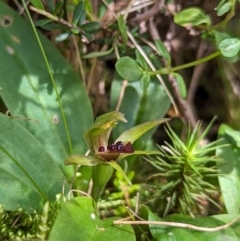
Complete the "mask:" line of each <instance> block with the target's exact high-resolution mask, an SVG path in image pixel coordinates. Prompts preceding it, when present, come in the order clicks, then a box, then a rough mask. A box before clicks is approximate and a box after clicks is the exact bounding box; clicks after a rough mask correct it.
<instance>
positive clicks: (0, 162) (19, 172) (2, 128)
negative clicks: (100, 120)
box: [0, 114, 69, 211]
mask: <svg viewBox="0 0 240 241" xmlns="http://www.w3.org/2000/svg"><path fill="white" fill-rule="evenodd" d="M25 121H27V120H25ZM0 123H1V124H0V132H1V135H0V183H1V185H0V193H1V195H0V203H1V204H2V205H4V206H5V208H6V209H7V210H16V209H17V208H19V207H21V208H24V209H25V210H26V211H32V210H33V209H42V207H43V204H44V203H45V202H46V201H54V200H55V196H56V195H57V194H59V193H61V192H62V187H63V184H64V181H65V177H64V175H63V173H62V172H61V170H60V168H59V167H58V166H57V164H56V162H55V161H54V160H53V158H52V157H51V156H50V155H49V153H48V152H47V150H46V149H45V148H44V147H43V145H42V144H41V143H40V142H39V141H38V140H37V139H36V138H35V137H34V136H33V135H32V134H31V133H30V132H29V131H28V130H27V129H25V128H24V127H23V126H22V125H20V124H19V123H18V122H17V119H16V118H13V117H8V116H6V115H3V114H0ZM34 125H36V126H38V128H39V126H40V124H39V123H37V122H35V123H34ZM68 190H69V187H68V185H67V184H66V183H65V191H66V192H68Z"/></svg>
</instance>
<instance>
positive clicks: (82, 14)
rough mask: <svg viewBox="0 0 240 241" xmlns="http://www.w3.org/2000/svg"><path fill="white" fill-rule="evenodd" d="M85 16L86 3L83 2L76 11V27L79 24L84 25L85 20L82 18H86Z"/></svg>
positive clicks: (74, 13) (74, 21)
mask: <svg viewBox="0 0 240 241" xmlns="http://www.w3.org/2000/svg"><path fill="white" fill-rule="evenodd" d="M85 16H86V14H85V10H84V1H81V2H80V3H79V4H78V5H77V6H76V7H75V9H74V12H73V21H72V24H73V25H75V26H76V25H77V24H78V23H79V25H82V22H83V20H84V19H82V18H83V17H84V18H85ZM79 21H80V22H79Z"/></svg>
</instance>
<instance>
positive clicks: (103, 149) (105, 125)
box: [65, 111, 169, 201]
mask: <svg viewBox="0 0 240 241" xmlns="http://www.w3.org/2000/svg"><path fill="white" fill-rule="evenodd" d="M168 120H169V119H166V118H163V119H156V120H152V121H147V122H145V123H143V124H140V125H137V126H134V127H132V128H131V129H129V130H126V131H124V132H123V133H122V134H121V135H120V136H119V137H118V138H117V139H116V140H115V142H112V143H110V142H109V138H110V134H111V131H112V128H114V127H115V126H116V125H117V123H118V122H119V121H122V122H127V120H126V119H125V117H124V115H123V114H122V113H120V112H118V111H112V112H109V113H107V114H103V115H101V116H99V117H98V118H97V119H96V121H95V123H94V124H93V126H92V127H91V128H90V129H88V130H87V131H86V132H85V134H84V137H85V141H86V143H87V145H88V147H89V150H90V154H89V155H88V156H86V155H85V156H84V155H71V156H69V157H68V158H67V159H66V160H65V164H66V165H85V166H93V173H92V180H93V188H92V197H93V198H94V199H95V201H97V200H98V199H99V197H100V195H101V193H102V192H103V190H104V188H105V186H106V184H107V182H108V181H109V179H110V178H111V176H112V174H113V169H116V170H117V171H118V172H120V173H121V175H122V177H124V178H125V180H126V181H127V182H128V184H129V185H132V184H131V182H130V180H129V179H128V177H127V175H126V174H125V172H124V171H123V170H122V168H121V166H120V165H119V164H118V162H119V161H120V160H122V159H124V158H126V157H127V156H130V155H152V154H159V151H144V150H134V148H133V146H132V144H133V143H134V142H135V141H136V140H137V139H139V138H140V137H141V136H142V135H143V134H144V133H146V132H147V131H149V130H150V129H152V128H154V127H156V126H158V125H159V124H161V123H164V122H166V121H168Z"/></svg>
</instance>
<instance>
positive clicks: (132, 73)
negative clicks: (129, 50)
mask: <svg viewBox="0 0 240 241" xmlns="http://www.w3.org/2000/svg"><path fill="white" fill-rule="evenodd" d="M115 67H116V70H117V72H118V74H119V75H120V76H121V77H122V78H123V79H126V80H129V81H136V80H140V79H141V77H142V75H143V72H142V69H141V68H140V66H139V65H138V64H137V62H136V61H135V60H134V59H132V58H129V57H122V58H120V59H119V60H118V61H117V63H116V65H115Z"/></svg>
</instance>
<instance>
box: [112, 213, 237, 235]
mask: <svg viewBox="0 0 240 241" xmlns="http://www.w3.org/2000/svg"><path fill="white" fill-rule="evenodd" d="M239 219H240V216H238V217H237V218H235V219H234V220H232V221H231V222H229V223H226V224H224V225H221V226H218V227H215V228H208V227H199V226H196V225H192V224H187V223H175V222H166V221H146V220H143V221H122V220H116V221H113V223H114V224H121V225H122V224H123V225H124V224H130V225H159V226H160V225H161V226H169V227H177V228H188V229H192V230H197V231H203V232H216V231H219V230H223V229H226V228H228V227H230V226H231V225H233V224H234V223H236V222H237V221H238V220H239Z"/></svg>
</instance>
